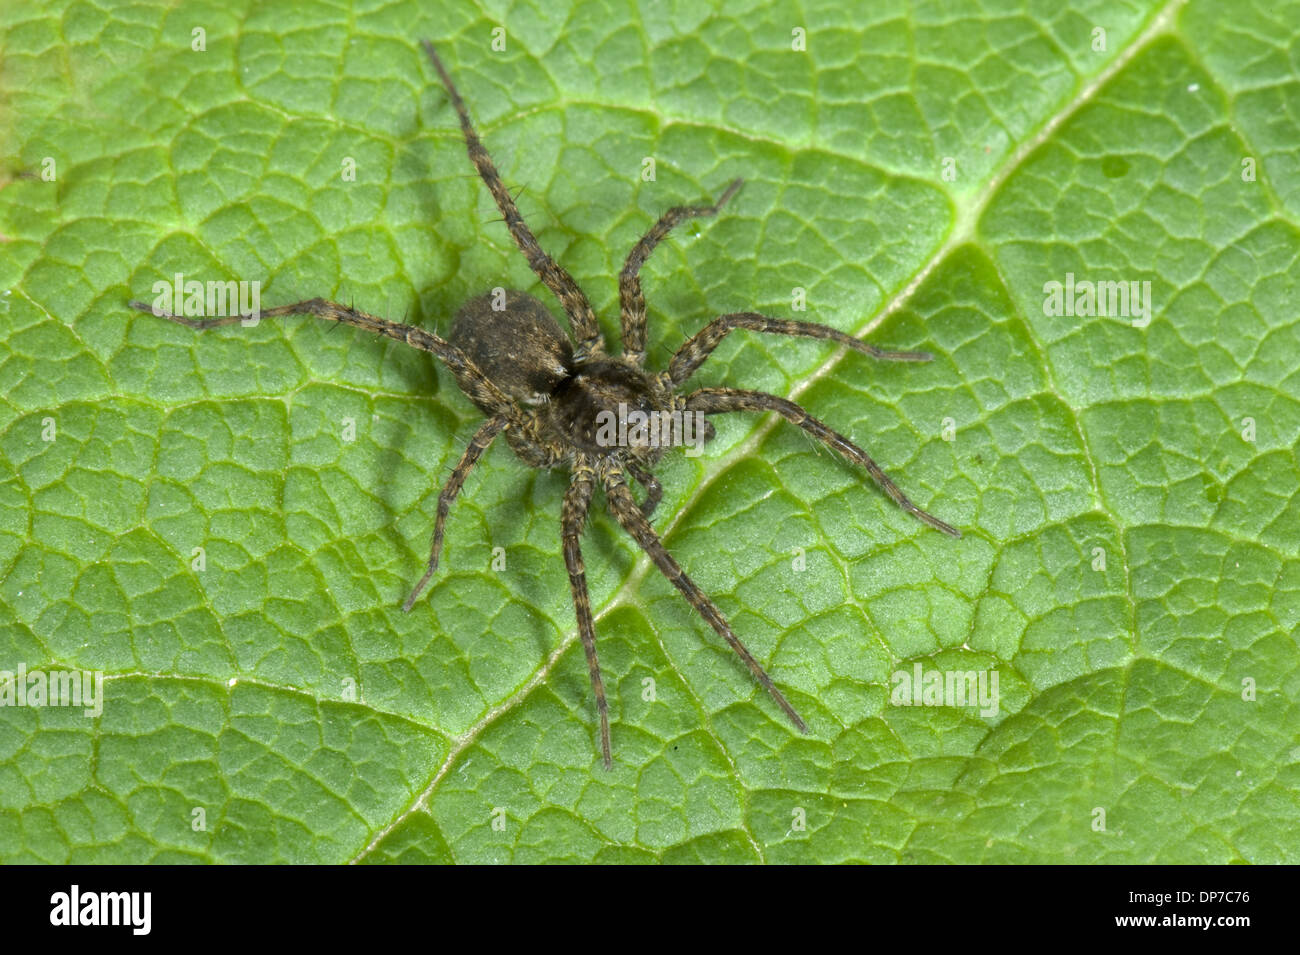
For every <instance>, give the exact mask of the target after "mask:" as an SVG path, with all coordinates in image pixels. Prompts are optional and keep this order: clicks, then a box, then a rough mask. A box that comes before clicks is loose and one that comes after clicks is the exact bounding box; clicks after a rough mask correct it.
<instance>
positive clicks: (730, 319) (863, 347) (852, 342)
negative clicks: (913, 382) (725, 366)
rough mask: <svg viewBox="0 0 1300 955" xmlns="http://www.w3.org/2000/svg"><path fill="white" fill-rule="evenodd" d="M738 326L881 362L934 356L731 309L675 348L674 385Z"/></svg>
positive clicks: (671, 374) (672, 363) (822, 327)
mask: <svg viewBox="0 0 1300 955" xmlns="http://www.w3.org/2000/svg"><path fill="white" fill-rule="evenodd" d="M738 328H740V329H745V330H747V331H751V332H766V333H767V334H769V335H789V336H791V337H794V338H820V339H823V340H825V341H831V342H835V343H836V344H837V345H847V346H848V347H849V348H852V349H853V350H854V351H857V352H861V353H862V354H864V355H870V356H871V357H872V358H878V359H881V360H883V361H932V360H933V359H934V356H933V355H931V354H930V353H929V352H924V351H885V350H884V349H883V348H877V347H876V346H875V345H870V344H868V343H867V342H864V341H863V340H862V339H860V338H854V337H853V336H852V335H847V334H845V333H844V332H841V331H837V330H836V329H834V328H828V327H827V326H825V325H818V324H817V323H816V322H796V321H791V320H789V319H785V318H769V317H768V316H766V315H759V314H758V313H757V312H734V313H732V314H730V315H720V316H718V317H717V318H715V319H714V320H713V321H711V322H709V324H707V325H705V326H704V328H703V329H701V330H700V331H699V332H697V333H696V334H695V335H694V336H692V337H691V338H690V339H688V340H687V341H686V343H685V344H683V345H682V346H681V347H680V348H679V349H677V353H676V354H675V355H673V357H672V361H670V362H669V363H668V374H669V377H670V378H671V379H672V382H673V384H674V385H680V384H681V383H682V382H684V381H686V379H688V378H690V377H691V375H693V374H694V373H695V371H696V369H698V368H699V367H700V365H702V364H704V362H705V361H706V360H707V359H708V357H709V355H710V354H712V353H713V349H715V348H717V347H718V343H719V342H721V341H722V339H724V338H725V337H726V336H727V334H728V333H730V332H732V331H735V330H736V329H738Z"/></svg>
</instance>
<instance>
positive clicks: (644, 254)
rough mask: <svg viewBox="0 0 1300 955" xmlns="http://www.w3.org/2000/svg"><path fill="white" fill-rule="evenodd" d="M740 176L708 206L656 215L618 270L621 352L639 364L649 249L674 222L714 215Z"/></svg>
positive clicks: (642, 358)
mask: <svg viewBox="0 0 1300 955" xmlns="http://www.w3.org/2000/svg"><path fill="white" fill-rule="evenodd" d="M743 182H744V180H743V179H737V180H736V181H735V182H733V183H732V184H731V185H729V186H728V187H727V188H726V191H725V192H723V193H722V195H721V196H719V197H718V201H717V202H715V203H714V204H713V205H711V206H673V207H672V208H671V209H669V210H668V211H667V212H665V213H664V214H663V215H661V216H660V217H659V221H658V222H656V223H655V224H654V225H652V226H651V227H650V231H649V232H647V233H646V234H645V235H643V236H641V239H640V241H638V242H637V244H636V245H634V246H632V251H631V252H629V253H628V254H627V260H626V261H625V262H624V263H623V271H622V272H620V273H619V274H618V301H619V312H620V318H621V319H622V322H623V354H624V356H625V357H627V358H630V359H631V360H632V361H634V362H636V364H637V365H638V366H639V365H641V364H643V363H644V362H645V340H646V327H645V326H646V321H645V296H644V295H642V294H641V274H640V273H641V266H643V265H645V261H646V259H648V258H650V253H651V252H653V251H654V250H655V246H657V245H658V244H659V243H660V242H661V241H663V238H664V237H665V236H666V235H668V233H669V232H670V231H671V230H672V228H673V226H675V225H678V224H679V223H681V222H685V221H686V220H687V219H698V218H701V217H702V216H715V215H717V214H718V210H719V209H721V208H722V207H723V206H724V205H726V204H727V200H728V199H730V198H731V197H732V196H734V195H735V194H736V191H737V190H738V189H740V186H741V184H742V183H743Z"/></svg>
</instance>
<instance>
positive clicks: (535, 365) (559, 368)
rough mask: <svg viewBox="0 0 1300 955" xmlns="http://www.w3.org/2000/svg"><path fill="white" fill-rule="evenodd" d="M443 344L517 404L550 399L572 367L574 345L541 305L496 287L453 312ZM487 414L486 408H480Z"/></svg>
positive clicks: (517, 292)
mask: <svg viewBox="0 0 1300 955" xmlns="http://www.w3.org/2000/svg"><path fill="white" fill-rule="evenodd" d="M447 338H448V340H449V341H450V342H451V343H452V344H453V345H455V346H456V347H457V348H459V349H460V350H461V351H463V352H464V353H465V354H466V355H467V356H468V357H469V359H470V361H472V362H474V364H475V365H476V366H477V367H478V369H479V370H480V371H481V372H483V374H484V375H486V376H487V378H488V379H489V380H490V381H491V382H492V383H493V384H495V385H496V386H497V387H498V388H500V389H501V390H502V391H503V392H505V393H506V394H507V395H508V396H509V397H511V398H513V399H515V400H516V401H521V402H523V403H524V404H528V405H539V404H544V403H545V402H547V401H549V400H550V399H551V394H552V393H553V392H554V391H555V389H556V388H557V387H558V386H559V384H560V383H561V382H562V381H564V380H565V379H566V378H568V377H569V375H570V373H571V371H572V366H573V345H572V344H571V343H570V342H569V339H568V336H566V335H565V334H564V332H563V330H561V328H560V326H559V325H558V324H557V323H556V321H555V319H554V318H553V317H552V316H551V313H550V312H549V311H547V309H546V306H545V305H543V304H542V303H541V302H539V301H538V300H537V299H535V298H533V297H532V296H531V295H529V294H527V293H526V292H519V291H516V290H515V289H505V288H496V289H493V290H492V291H490V292H485V293H484V294H482V295H478V296H476V297H474V298H472V299H470V300H469V301H468V302H466V303H465V304H464V305H462V306H461V308H460V311H458V312H457V313H456V318H455V321H453V322H452V326H451V334H450V335H448V336H447ZM482 410H484V411H486V412H487V413H488V414H491V413H492V412H491V409H486V408H485V409H482Z"/></svg>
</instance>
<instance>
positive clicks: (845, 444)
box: [686, 388, 961, 537]
mask: <svg viewBox="0 0 1300 955" xmlns="http://www.w3.org/2000/svg"><path fill="white" fill-rule="evenodd" d="M686 408H687V410H688V411H702V412H703V413H704V414H706V415H708V414H721V413H723V412H727V411H775V412H776V413H777V414H779V415H781V417H783V418H785V420H786V421H789V422H790V423H791V424H794V425H798V426H799V427H800V428H802V429H803V430H804V431H807V432H808V433H809V434H811V435H812V436H813V437H814V438H816V439H817V440H818V441H820V442H822V443H823V444H825V445H826V446H827V447H829V448H833V449H834V450H835V451H838V452H839V453H840V454H841V455H842V456H843V457H844V458H845V459H846V460H848V461H850V462H852V463H853V464H860V465H861V466H862V467H864V468H866V469H867V473H868V474H870V475H871V477H872V479H873V480H874V481H875V482H876V483H877V484H878V485H880V488H881V490H883V491H884V492H885V493H886V494H888V495H889V497H890V499H891V500H893V502H894V503H895V504H897V505H898V506H899V507H901V508H902V509H903V510H905V511H907V513H909V514H911V515H913V516H914V517H916V518H918V519H919V520H921V521H922V522H923V523H925V524H929V525H930V526H931V527H933V528H935V529H936V530H940V531H943V532H944V533H945V534H951V535H952V536H953V537H961V531H959V530H957V528H955V527H953V526H952V525H951V524H947V523H945V522H944V521H941V520H939V518H937V517H935V516H934V515H933V514H930V513H929V512H927V511H923V510H921V509H920V508H919V507H917V506H916V505H915V504H913V503H912V502H911V500H909V499H908V496H907V495H906V494H904V493H903V491H902V489H901V488H899V486H898V485H897V484H895V483H894V482H893V481H892V480H891V479H890V477H889V475H888V474H886V473H885V472H884V471H882V470H881V469H880V465H878V464H877V463H876V462H875V461H873V460H872V459H871V456H870V455H869V454H867V452H865V451H863V450H862V449H861V448H859V447H858V446H857V445H856V444H854V443H853V442H852V441H850V440H849V439H848V438H846V437H844V435H842V434H840V433H839V432H838V431H833V430H831V429H830V428H828V427H826V425H824V424H822V422H820V421H818V420H817V419H816V418H814V417H813V416H812V415H810V414H809V413H808V412H806V411H804V410H803V408H801V407H799V405H797V404H795V403H794V402H793V401H790V400H789V399H787V398H778V397H777V396H776V395H769V394H767V393H766V392H763V391H741V390H740V389H737V388H701V389H699V390H698V391H694V392H692V393H691V394H689V395H687V396H686Z"/></svg>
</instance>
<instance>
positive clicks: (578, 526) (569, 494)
mask: <svg viewBox="0 0 1300 955" xmlns="http://www.w3.org/2000/svg"><path fill="white" fill-rule="evenodd" d="M592 477H593V475H592V469H591V465H590V463H588V462H587V460H586V459H585V458H579V459H578V461H577V462H576V463H575V465H574V468H573V480H572V481H571V482H570V484H569V489H568V490H567V491H565V493H564V509H563V514H562V517H561V527H562V528H563V537H564V565H565V567H567V568H568V570H569V587H570V588H571V589H572V591H573V609H574V612H575V614H576V615H577V617H578V635H579V636H580V637H581V638H582V649H583V652H585V653H586V654H587V672H588V673H590V674H591V689H592V691H593V692H594V693H595V694H596V711H597V712H598V713H599V714H600V752H601V758H602V759H603V760H604V762H605V768H606V769H609V768H610V767H611V766H613V761H612V760H611V758H610V754H609V703H608V702H607V701H606V699H605V681H604V680H603V679H601V676H600V661H599V660H597V659H596V624H595V622H594V621H593V620H592V616H591V599H590V597H588V595H587V571H586V568H585V567H584V565H583V563H582V525H583V523H584V522H585V521H586V519H587V510H588V508H589V507H590V506H591V495H592V492H593V491H594V490H595V486H596V485H595V482H594V481H593V480H592Z"/></svg>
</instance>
